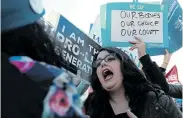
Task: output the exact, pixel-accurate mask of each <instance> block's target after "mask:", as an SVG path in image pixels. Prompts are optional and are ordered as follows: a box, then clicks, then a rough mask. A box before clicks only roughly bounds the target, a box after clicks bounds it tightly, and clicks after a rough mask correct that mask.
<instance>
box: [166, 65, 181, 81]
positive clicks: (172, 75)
mask: <svg viewBox="0 0 183 118" xmlns="http://www.w3.org/2000/svg"><path fill="white" fill-rule="evenodd" d="M165 77H166V79H167V81H168V83H171V84H177V83H179V80H178V71H177V67H176V65H174V66H173V67H172V69H171V70H170V71H169V72H168V73H167V74H166V75H165Z"/></svg>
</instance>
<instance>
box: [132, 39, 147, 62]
mask: <svg viewBox="0 0 183 118" xmlns="http://www.w3.org/2000/svg"><path fill="white" fill-rule="evenodd" d="M135 39H136V40H135V41H129V43H130V44H133V46H132V47H131V48H130V50H134V49H138V56H139V59H140V58H141V57H143V56H144V55H146V45H145V43H144V41H143V40H141V39H140V38H138V37H135Z"/></svg>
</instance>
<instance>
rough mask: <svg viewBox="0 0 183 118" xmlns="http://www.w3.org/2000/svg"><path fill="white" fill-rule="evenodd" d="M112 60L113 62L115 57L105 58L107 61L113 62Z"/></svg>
mask: <svg viewBox="0 0 183 118" xmlns="http://www.w3.org/2000/svg"><path fill="white" fill-rule="evenodd" d="M113 60H115V57H108V58H107V61H113Z"/></svg>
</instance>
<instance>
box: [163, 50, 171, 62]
mask: <svg viewBox="0 0 183 118" xmlns="http://www.w3.org/2000/svg"><path fill="white" fill-rule="evenodd" d="M171 56H172V54H170V53H169V52H168V50H167V49H166V50H165V55H164V60H163V63H166V64H168V63H169V61H170V58H171Z"/></svg>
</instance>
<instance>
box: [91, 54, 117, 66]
mask: <svg viewBox="0 0 183 118" xmlns="http://www.w3.org/2000/svg"><path fill="white" fill-rule="evenodd" d="M116 58H117V55H116V54H115V53H111V54H109V55H107V56H106V57H104V59H98V60H96V61H94V62H93V65H92V66H93V67H94V68H97V67H99V66H100V65H101V62H102V61H103V60H104V61H105V62H111V61H113V60H116Z"/></svg>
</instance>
